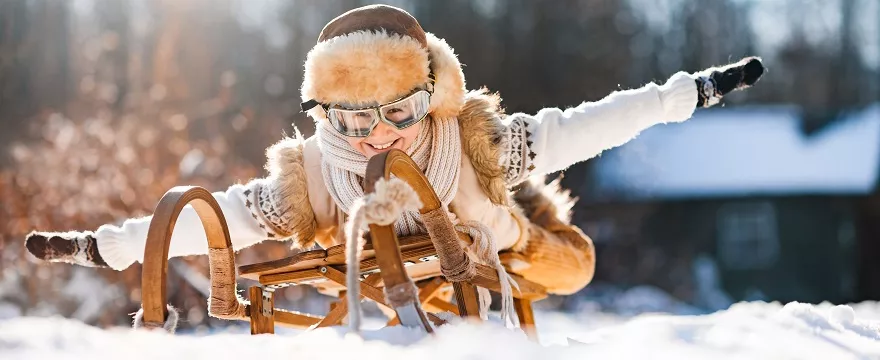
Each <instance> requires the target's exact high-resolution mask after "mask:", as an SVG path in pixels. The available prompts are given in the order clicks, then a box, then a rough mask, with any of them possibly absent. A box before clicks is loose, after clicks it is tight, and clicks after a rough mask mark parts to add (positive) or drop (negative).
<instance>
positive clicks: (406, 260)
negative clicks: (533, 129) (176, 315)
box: [142, 150, 547, 339]
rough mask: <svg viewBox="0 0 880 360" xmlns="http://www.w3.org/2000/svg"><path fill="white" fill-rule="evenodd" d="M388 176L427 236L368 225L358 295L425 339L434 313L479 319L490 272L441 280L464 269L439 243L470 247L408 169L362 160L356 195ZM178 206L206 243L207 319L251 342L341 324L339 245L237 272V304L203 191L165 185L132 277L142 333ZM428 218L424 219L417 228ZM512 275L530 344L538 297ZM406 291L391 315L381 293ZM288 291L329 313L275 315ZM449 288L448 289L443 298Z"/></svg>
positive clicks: (460, 253)
mask: <svg viewBox="0 0 880 360" xmlns="http://www.w3.org/2000/svg"><path fill="white" fill-rule="evenodd" d="M392 174H393V175H394V176H396V177H397V178H400V179H402V180H404V181H406V182H407V183H408V184H409V185H410V186H411V187H412V188H413V189H414V190H415V191H416V193H417V194H418V195H419V198H420V199H421V201H422V204H424V205H423V207H422V208H421V209H420V210H419V212H420V213H421V214H422V217H423V219H426V225H427V227H428V232H429V234H425V235H417V236H410V237H404V238H401V239H399V240H398V238H397V235H396V233H395V232H394V228H393V226H392V225H387V226H379V225H372V224H371V225H370V226H369V227H370V233H369V236H368V238H367V244H366V246H365V247H364V249H363V257H362V259H363V260H362V261H361V263H360V269H361V274H360V279H361V282H360V292H361V294H360V296H361V297H362V298H367V299H370V300H373V301H375V302H376V303H378V304H379V305H380V306H381V307H383V308H386V309H388V310H393V311H394V312H395V314H396V316H395V317H394V318H393V319H391V320H390V321H389V322H388V325H397V324H401V325H404V326H408V327H416V328H420V329H422V330H423V331H426V332H429V333H430V332H433V328H434V326H436V325H439V324H442V323H443V320H441V319H440V318H439V317H438V316H436V315H435V314H436V313H439V312H451V313H453V314H456V315H459V316H462V317H475V318H476V319H479V301H478V300H479V298H478V294H477V291H476V287H475V285H476V286H481V287H485V288H487V289H490V290H493V291H499V290H500V283H499V279H498V275H497V273H496V272H495V270H494V269H493V268H491V267H489V266H485V265H482V264H476V263H475V264H473V265H475V269H476V271H475V273H474V274H472V275H470V276H469V278H468V279H466V280H465V281H461V279H459V281H452V282H450V281H447V279H446V278H445V277H444V276H443V275H442V274H441V270H440V269H441V266H442V265H444V264H445V265H448V264H452V263H455V262H461V261H465V262H469V261H470V259H469V258H468V257H467V255H466V253H465V250H464V249H463V248H462V247H461V246H449V244H451V243H452V242H453V241H454V242H457V241H458V240H459V239H461V240H463V241H464V242H466V243H470V242H471V240H470V238H469V237H467V235H465V234H461V233H458V232H456V231H455V230H454V228H453V226H452V223H451V221H450V220H449V218H448V216H447V215H446V214H445V213H443V212H442V211H443V210H442V209H441V203H440V201H439V199H438V197H437V194H436V193H435V192H434V191H433V189H432V188H431V186H430V184H429V183H428V181H427V179H426V178H425V176H424V175H423V174H422V172H421V171H420V170H419V169H418V167H417V166H416V165H415V163H414V162H413V161H412V160H411V159H410V158H409V157H408V156H407V155H406V154H405V153H404V152H402V151H399V150H392V151H389V152H387V153H384V154H381V155H377V156H374V157H373V158H371V159H370V162H369V164H368V167H367V172H366V179H365V186H364V189H365V191H366V192H367V193H370V192H372V191H373V188H374V184H375V183H376V182H377V181H378V180H379V179H382V178H384V179H389V178H390V176H391V175H392ZM186 205H192V206H193V207H194V208H195V210H196V212H197V213H198V216H199V218H200V219H201V221H202V225H203V226H204V229H205V233H206V235H207V239H208V247H209V252H208V258H209V261H210V278H211V295H210V299H209V306H208V312H209V314H210V315H211V316H214V317H217V318H221V319H228V320H243V321H249V322H250V325H251V333H252V334H265V333H274V326H275V323H278V324H279V325H285V326H291V327H296V328H313V327H323V326H334V325H340V324H341V323H342V321H343V320H344V319H345V317H346V315H347V314H348V306H347V303H346V302H345V296H344V293H345V291H346V289H345V249H344V247H345V245H344V244H343V245H337V246H333V247H330V248H327V249H324V250H312V251H305V252H301V253H298V254H296V255H293V256H290V257H287V258H284V259H279V260H273V261H268V262H263V263H258V264H252V265H245V266H241V267H239V268H238V272H239V273H240V275H241V276H242V277H244V278H248V279H252V280H255V281H258V282H259V283H260V286H252V287H250V288H249V289H248V297H249V301H244V300H243V299H240V298H238V297H237V296H236V281H235V280H236V268H235V258H234V253H233V249H232V246H231V241H230V238H229V229H228V228H227V225H226V219H225V218H224V216H223V213H222V212H221V210H220V207H219V205H218V204H217V202H216V201H215V200H214V198H213V197H212V195H211V193H210V192H208V191H207V190H205V189H203V188H200V187H175V188H173V189H171V190H169V191H168V192H167V193H166V194H165V196H164V197H162V199H161V201H160V202H159V204H158V205H157V207H156V211H155V212H154V214H153V219H152V221H151V224H150V229H149V233H148V235H147V244H146V248H145V254H144V264H143V275H142V276H143V278H142V287H143V289H142V292H143V304H142V306H143V311H144V313H143V324H144V327H146V328H161V327H162V325H163V324H164V322H165V320H166V319H167V317H168V310H167V304H166V289H165V284H166V275H167V269H168V249H169V245H170V240H171V235H172V231H173V229H174V224H175V222H176V220H177V217H178V215H179V214H180V212H181V210H182V209H183V208H184V207H185V206H186ZM429 218H430V219H431V220H432V221H427V219H429ZM446 268H448V266H447V267H446ZM513 277H514V279H515V280H516V281H517V283H518V284H519V288H520V290H519V291H517V290H516V289H514V302H515V307H516V311H517V315H518V317H519V320H520V325H521V326H522V328H523V329H524V331H525V332H526V333H527V334H528V335H529V336H530V337H531V338H533V339H536V337H537V333H536V330H535V323H534V316H533V314H532V307H531V303H532V302H533V301H535V300H539V299H542V298H544V297H546V296H547V295H546V291H545V290H544V288H543V287H541V286H540V285H538V284H535V283H532V282H530V281H528V280H525V279H523V278H521V277H519V276H516V275H513ZM413 283H414V284H415V285H416V286H417V288H418V296H417V298H413V299H411V300H412V301H409V302H408V301H404V302H401V301H400V300H396V303H397V304H398V306H397V307H396V308H395V307H393V306H392V304H389V302H388V300H387V298H386V296H385V294H384V293H383V291H387V289H389V288H394V287H395V286H400V285H406V284H413ZM291 285H309V286H313V287H315V288H317V289H319V290H321V291H322V292H324V293H334V292H335V293H337V294H338V296H339V299H340V301H337V302H336V303H334V304H333V305H331V310H330V311H329V313H327V315H325V316H323V317H320V316H314V315H308V314H302V313H297V312H292V311H286V310H282V309H275V308H274V291H275V290H276V289H279V288H283V287H286V286H291ZM450 287H451V288H452V289H451V290H452V291H449V288H450ZM450 295H454V297H455V302H456V305H453V304H452V303H451V302H450V300H451V299H450V298H449V297H450ZM401 303H403V305H401ZM423 309H424V310H423ZM389 313H390V311H389Z"/></svg>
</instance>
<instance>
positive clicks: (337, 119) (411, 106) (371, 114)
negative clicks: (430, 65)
mask: <svg viewBox="0 0 880 360" xmlns="http://www.w3.org/2000/svg"><path fill="white" fill-rule="evenodd" d="M430 78H431V83H429V84H428V90H425V89H418V90H415V91H414V92H412V93H410V94H409V95H407V96H404V97H402V98H400V99H397V100H394V101H391V102H388V103H385V104H382V105H377V106H370V107H365V108H359V109H347V108H344V107H341V106H339V105H328V104H321V103H318V102H317V101H315V100H309V101H307V102H304V103H302V110H303V111H308V110H310V109H312V108H314V107H315V106H319V105H320V106H321V107H322V108H324V111H325V112H326V113H327V119H328V120H329V121H330V125H332V126H333V128H334V129H335V130H336V131H337V132H339V133H340V134H342V135H345V136H350V137H367V136H370V133H371V132H372V131H373V129H375V128H376V125H379V122H383V123H385V124H388V125H391V126H393V127H394V128H396V129H398V130H403V129H406V128H408V127H410V126H413V125H415V124H417V123H419V122H420V121H422V120H424V119H425V117H427V116H428V109H429V107H430V105H431V93H432V90H433V82H434V74H433V73H432V74H431V75H430Z"/></svg>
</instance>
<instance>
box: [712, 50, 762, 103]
mask: <svg viewBox="0 0 880 360" xmlns="http://www.w3.org/2000/svg"><path fill="white" fill-rule="evenodd" d="M764 70H765V68H764V64H763V63H762V62H761V59H760V58H757V57H747V58H744V59H742V60H740V61H738V62H736V63H733V64H728V65H724V66H722V67H717V68H711V69H707V70H705V71H702V72H700V73H699V74H698V75H700V76H699V77H698V78H697V80H696V82H697V90H698V91H697V92H698V94H699V96H698V98H697V107H710V106H712V105H715V104H717V103H718V102H719V101H721V98H722V97H724V95H727V94H728V93H730V92H731V91H734V90H742V89H745V88H748V87H750V86H752V85H754V84H755V83H756V82H757V81H758V79H760V78H761V75H763V74H764Z"/></svg>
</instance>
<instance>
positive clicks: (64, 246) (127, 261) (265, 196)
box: [25, 139, 315, 270]
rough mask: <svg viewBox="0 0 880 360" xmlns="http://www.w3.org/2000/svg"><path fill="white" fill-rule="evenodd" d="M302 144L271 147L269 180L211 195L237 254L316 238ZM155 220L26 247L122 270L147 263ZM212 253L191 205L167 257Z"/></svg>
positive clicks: (53, 236)
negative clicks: (265, 244) (271, 242)
mask: <svg viewBox="0 0 880 360" xmlns="http://www.w3.org/2000/svg"><path fill="white" fill-rule="evenodd" d="M298 141H299V140H294V139H286V140H284V141H282V142H280V143H278V144H276V145H275V146H273V147H272V148H270V150H269V154H268V155H269V163H268V166H267V167H268V168H269V172H270V175H269V176H268V177H266V178H260V179H254V180H251V181H250V182H248V183H247V184H243V185H241V184H237V185H233V186H230V187H229V188H228V189H226V190H225V191H220V192H214V193H212V195H213V197H214V199H215V200H216V201H217V203H218V204H219V205H220V209H221V210H222V212H223V216H224V217H225V218H226V222H227V225H228V227H229V235H230V238H231V240H232V247H233V248H234V249H235V250H240V249H243V248H246V247H249V246H251V245H254V244H256V243H259V242H261V241H263V240H291V238H293V240H295V241H296V242H297V245H299V246H302V245H303V244H304V243H305V242H307V241H311V240H312V238H313V235H314V229H315V220H314V215H313V212H312V210H311V207H310V206H309V202H308V194H307V190H306V185H305V182H306V179H305V170H304V169H303V159H302V149H301V146H300V145H298ZM292 143H296V144H292ZM151 219H152V216H147V217H142V218H132V219H127V220H125V221H124V222H123V223H122V224H121V225H119V226H116V225H111V224H107V225H103V226H101V227H99V228H98V229H97V230H96V231H94V232H92V231H84V232H79V231H70V232H63V233H57V232H32V233H30V234H29V235H28V236H27V238H26V240H25V245H26V247H27V249H28V251H29V252H30V253H31V254H33V255H34V256H36V257H37V258H38V259H41V260H44V261H50V262H66V263H71V264H77V265H83V266H93V267H111V268H113V269H116V270H123V269H125V268H127V267H129V266H130V265H131V264H132V263H134V262H135V261H137V262H143V258H144V247H145V246H146V241H147V232H148V230H149V228H150V221H151ZM207 252H208V242H207V238H206V236H205V231H204V228H203V227H202V223H201V220H199V217H198V214H196V211H195V209H194V208H193V207H192V206H191V205H187V206H186V207H184V209H183V210H182V211H181V213H180V215H179V217H178V218H177V221H176V222H175V225H174V231H173V234H172V238H171V244H170V248H169V251H168V256H169V257H178V256H187V255H203V254H207Z"/></svg>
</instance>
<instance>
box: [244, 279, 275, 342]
mask: <svg viewBox="0 0 880 360" xmlns="http://www.w3.org/2000/svg"><path fill="white" fill-rule="evenodd" d="M248 295H249V296H248V298H249V299H250V301H251V306H250V318H251V335H257V334H274V333H275V309H274V306H275V294H274V293H272V292H269V291H263V288H262V287H259V286H251V287H250V288H249V289H248Z"/></svg>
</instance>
